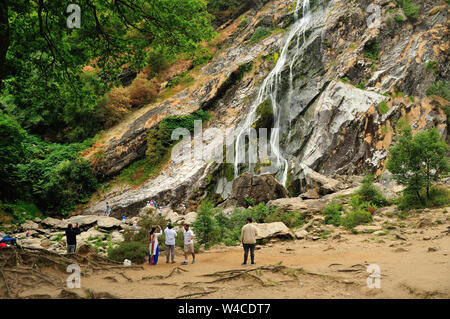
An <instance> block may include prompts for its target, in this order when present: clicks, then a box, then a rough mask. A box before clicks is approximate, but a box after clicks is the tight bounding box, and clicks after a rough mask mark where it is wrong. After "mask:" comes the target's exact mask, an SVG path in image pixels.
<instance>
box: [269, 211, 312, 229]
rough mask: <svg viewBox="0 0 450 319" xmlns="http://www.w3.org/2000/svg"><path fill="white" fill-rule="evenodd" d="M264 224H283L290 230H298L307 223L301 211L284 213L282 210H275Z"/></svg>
mask: <svg viewBox="0 0 450 319" xmlns="http://www.w3.org/2000/svg"><path fill="white" fill-rule="evenodd" d="M264 222H265V223H273V222H282V223H283V224H285V225H286V226H287V227H289V228H297V227H301V226H302V225H303V224H304V223H305V216H304V215H303V214H302V213H301V212H299V211H290V212H284V211H282V210H275V211H272V212H270V213H269V215H267V217H266V218H265V219H264Z"/></svg>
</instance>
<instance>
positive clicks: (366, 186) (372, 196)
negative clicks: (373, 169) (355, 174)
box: [356, 174, 388, 207]
mask: <svg viewBox="0 0 450 319" xmlns="http://www.w3.org/2000/svg"><path fill="white" fill-rule="evenodd" d="M373 181H374V176H373V175H370V174H367V175H366V176H364V178H363V182H362V185H361V187H360V188H359V189H358V191H357V192H356V193H357V194H358V195H359V197H360V198H361V200H362V201H365V202H369V203H371V204H373V205H375V206H376V207H383V206H386V205H387V204H388V201H387V200H386V198H385V197H384V196H383V194H382V193H381V192H380V190H379V189H378V188H376V187H375V186H374V185H373Z"/></svg>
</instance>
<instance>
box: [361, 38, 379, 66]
mask: <svg viewBox="0 0 450 319" xmlns="http://www.w3.org/2000/svg"><path fill="white" fill-rule="evenodd" d="M364 56H365V57H366V58H368V59H371V60H372V61H373V62H376V61H377V60H378V58H379V57H380V48H379V47H378V42H377V39H372V40H369V41H367V42H366V44H365V45H364Z"/></svg>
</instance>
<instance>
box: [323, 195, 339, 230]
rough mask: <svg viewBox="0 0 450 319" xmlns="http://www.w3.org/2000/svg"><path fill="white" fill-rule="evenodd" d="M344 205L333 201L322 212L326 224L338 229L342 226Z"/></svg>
mask: <svg viewBox="0 0 450 319" xmlns="http://www.w3.org/2000/svg"><path fill="white" fill-rule="evenodd" d="M342 211H343V208H342V205H340V204H338V203H336V202H334V201H331V202H330V203H329V204H328V205H327V206H326V207H325V208H324V209H323V211H322V213H323V214H324V215H325V219H324V223H325V224H329V225H334V226H336V227H338V226H339V225H340V224H341V213H342Z"/></svg>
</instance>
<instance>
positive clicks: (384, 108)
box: [378, 100, 389, 114]
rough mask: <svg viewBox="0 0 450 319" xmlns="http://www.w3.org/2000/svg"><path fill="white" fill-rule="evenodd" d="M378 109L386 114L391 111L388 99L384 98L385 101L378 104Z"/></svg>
mask: <svg viewBox="0 0 450 319" xmlns="http://www.w3.org/2000/svg"><path fill="white" fill-rule="evenodd" d="M378 111H379V112H380V113H381V114H386V113H387V112H388V111H389V107H388V105H387V103H386V101H384V100H383V101H381V103H380V104H378Z"/></svg>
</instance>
